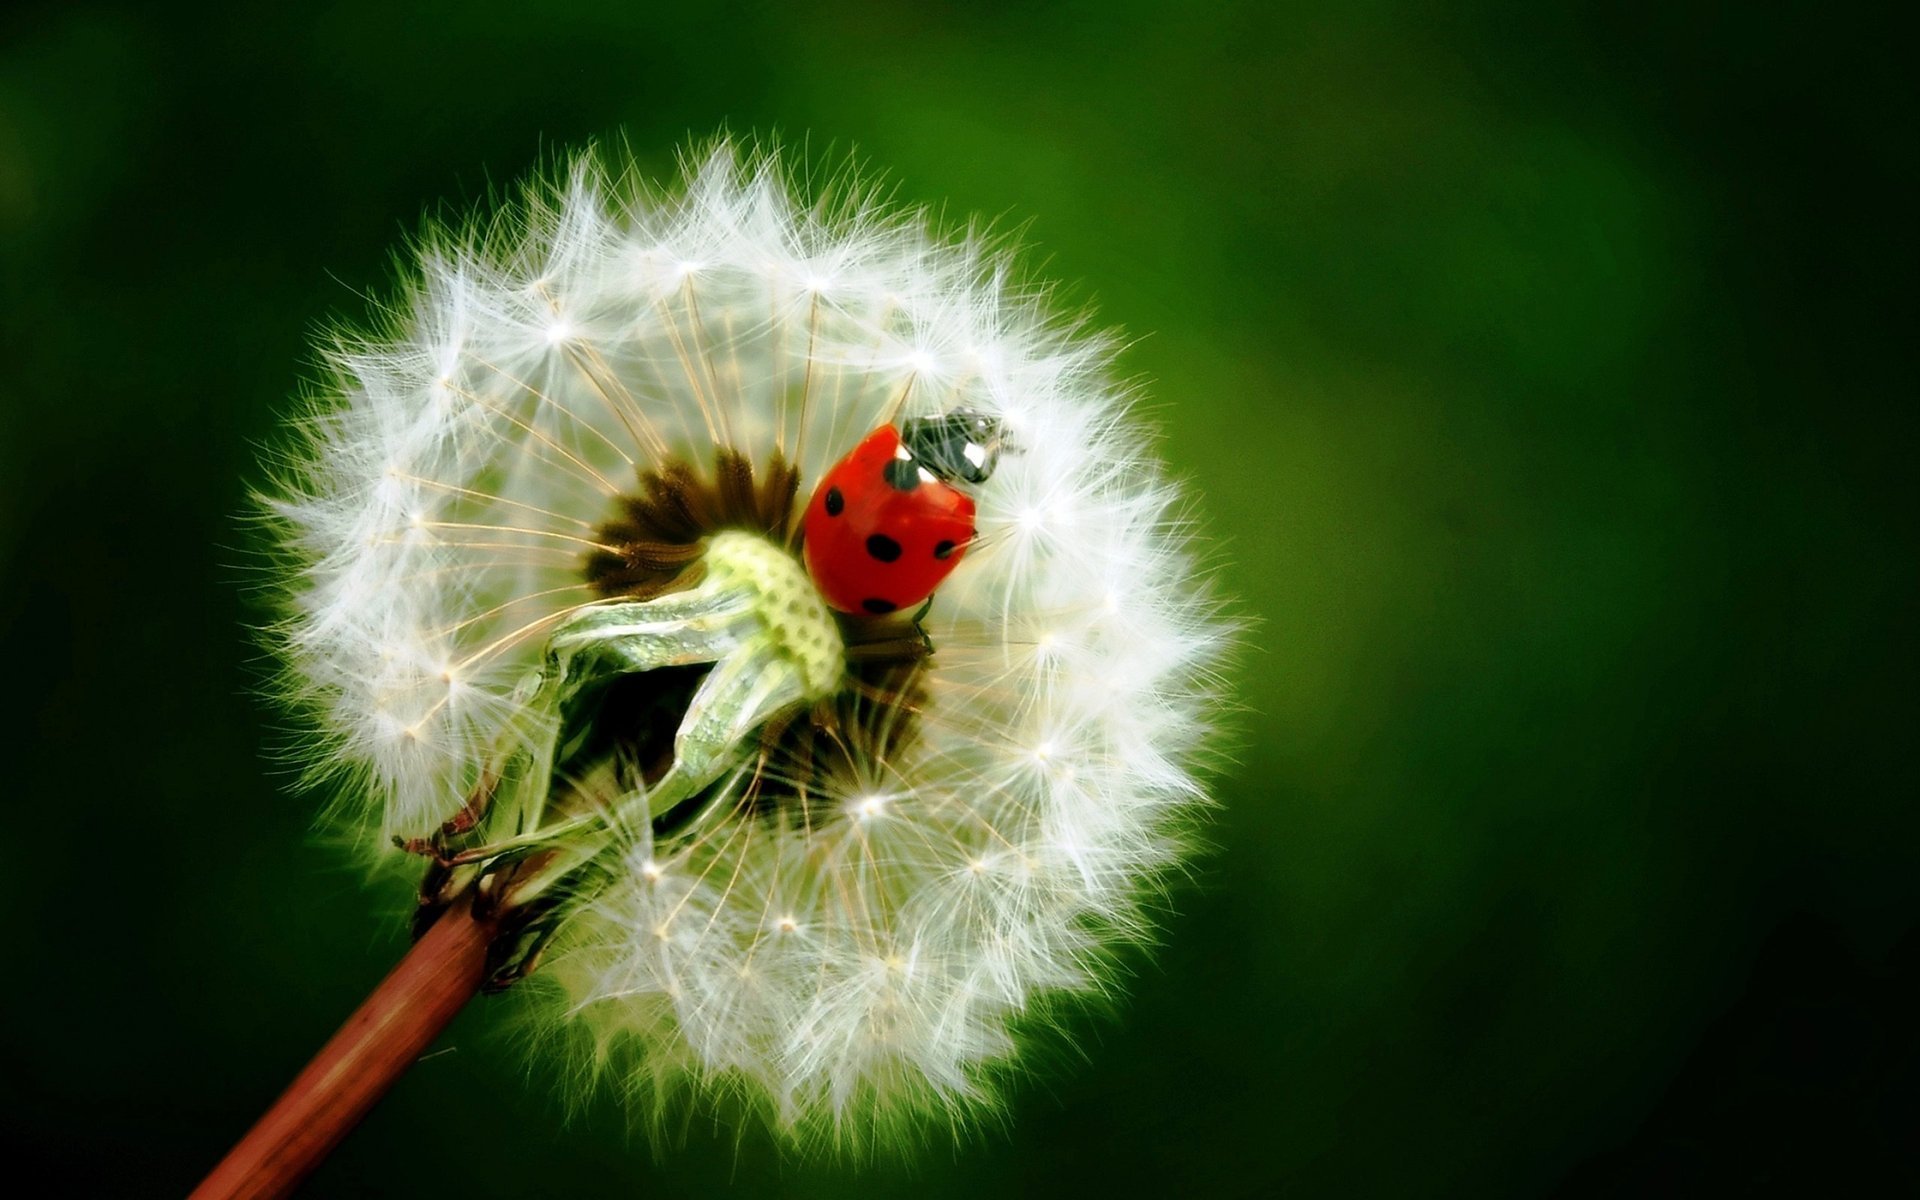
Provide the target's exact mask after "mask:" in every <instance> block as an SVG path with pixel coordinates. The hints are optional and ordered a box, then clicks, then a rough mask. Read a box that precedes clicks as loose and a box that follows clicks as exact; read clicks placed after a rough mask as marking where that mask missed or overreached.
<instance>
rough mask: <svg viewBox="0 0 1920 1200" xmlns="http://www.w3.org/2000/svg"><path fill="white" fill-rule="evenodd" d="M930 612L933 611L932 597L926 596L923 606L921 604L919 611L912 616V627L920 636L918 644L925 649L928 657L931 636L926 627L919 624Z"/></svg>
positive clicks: (931, 645)
mask: <svg viewBox="0 0 1920 1200" xmlns="http://www.w3.org/2000/svg"><path fill="white" fill-rule="evenodd" d="M932 611H933V597H932V596H928V597H927V602H926V603H925V604H922V605H921V606H920V610H919V611H918V612H916V613H914V614H913V627H914V629H915V630H916V631H917V632H918V633H919V634H920V643H921V645H923V646H925V647H926V648H927V653H928V654H929V655H931V654H932V653H933V635H932V634H930V633H928V632H927V627H926V626H925V625H923V624H921V622H922V621H925V620H926V619H927V614H928V613H930V612H932Z"/></svg>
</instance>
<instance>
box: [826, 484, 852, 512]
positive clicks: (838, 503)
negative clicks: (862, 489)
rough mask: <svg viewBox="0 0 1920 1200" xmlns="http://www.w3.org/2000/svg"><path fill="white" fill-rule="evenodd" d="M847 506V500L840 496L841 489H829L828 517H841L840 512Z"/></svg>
mask: <svg viewBox="0 0 1920 1200" xmlns="http://www.w3.org/2000/svg"><path fill="white" fill-rule="evenodd" d="M846 506H847V498H846V497H845V496H842V495H841V494H840V489H839V488H837V487H830V488H828V489H827V515H828V516H830V517H837V516H839V515H840V510H841V509H843V508H845V507H846Z"/></svg>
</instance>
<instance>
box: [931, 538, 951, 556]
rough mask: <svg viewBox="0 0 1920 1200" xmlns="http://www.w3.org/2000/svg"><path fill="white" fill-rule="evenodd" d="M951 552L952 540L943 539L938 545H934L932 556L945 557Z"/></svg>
mask: <svg viewBox="0 0 1920 1200" xmlns="http://www.w3.org/2000/svg"><path fill="white" fill-rule="evenodd" d="M952 553H953V543H952V542H947V541H943V542H941V543H940V544H939V545H938V546H935V547H934V548H933V556H934V557H935V558H946V557H947V556H948V555H950V554H952Z"/></svg>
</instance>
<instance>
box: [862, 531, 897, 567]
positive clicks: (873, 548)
mask: <svg viewBox="0 0 1920 1200" xmlns="http://www.w3.org/2000/svg"><path fill="white" fill-rule="evenodd" d="M867 553H868V554H871V555H873V556H874V557H875V558H877V559H879V560H880V561H881V562H892V561H894V560H895V559H897V558H899V557H900V543H899V542H896V541H894V540H893V539H892V538H890V537H888V536H887V535H886V534H884V533H876V534H874V535H873V536H872V537H870V538H868V539H867Z"/></svg>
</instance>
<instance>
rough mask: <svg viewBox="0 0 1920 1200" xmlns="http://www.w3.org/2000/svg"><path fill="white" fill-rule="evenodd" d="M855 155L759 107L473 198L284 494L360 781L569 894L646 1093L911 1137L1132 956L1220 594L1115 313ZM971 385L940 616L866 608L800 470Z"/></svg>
mask: <svg viewBox="0 0 1920 1200" xmlns="http://www.w3.org/2000/svg"><path fill="white" fill-rule="evenodd" d="M840 195H841V198H840V199H839V200H838V201H837V202H829V201H822V202H820V203H812V202H810V201H808V202H796V201H795V199H794V198H793V196H792V195H791V193H790V191H789V189H788V185H787V184H786V182H785V181H784V180H783V177H782V176H781V174H780V172H779V171H778V169H777V168H776V167H775V165H774V164H773V163H772V161H771V160H770V159H768V158H748V159H743V157H742V156H740V155H738V154H736V152H735V151H734V150H733V148H731V147H730V146H727V145H724V144H723V145H721V146H719V147H718V148H717V149H715V150H714V151H713V152H712V153H711V155H709V156H708V157H706V158H705V159H704V160H703V161H701V162H699V163H697V164H694V165H693V166H692V167H691V168H690V169H689V171H688V177H687V179H686V181H685V183H684V185H683V187H681V188H680V189H679V190H675V191H672V192H655V191H650V190H649V189H647V188H645V187H644V186H643V185H641V184H640V183H638V182H637V181H636V180H635V179H634V178H633V176H632V173H631V171H630V169H628V168H625V167H622V168H619V169H617V170H614V171H611V172H610V171H608V170H607V169H606V168H605V167H603V166H601V165H600V164H599V163H597V162H596V161H595V160H594V159H592V158H584V159H582V160H580V161H579V162H577V163H576V164H575V166H574V167H573V169H572V170H571V172H570V173H569V174H568V175H567V177H566V179H565V182H564V183H563V184H561V185H559V186H556V187H552V188H544V187H536V188H535V189H533V190H532V191H531V192H530V193H529V196H528V198H527V200H526V202H525V206H524V208H522V209H521V210H519V211H517V212H515V213H514V214H512V215H511V217H510V218H509V219H507V220H504V221H500V222H497V223H491V224H486V225H475V226H472V227H468V228H459V229H453V230H446V231H441V232H438V233H435V234H432V235H430V236H429V237H428V238H427V239H426V242H425V247H424V249H423V250H422V252H421V255H420V259H419V264H418V270H419V274H418V276H417V277H416V278H414V279H411V280H409V281H408V288H409V290H408V295H407V298H406V301H405V303H404V304H402V305H400V306H399V307H398V308H397V309H396V310H395V311H394V312H393V313H392V314H391V319H390V320H389V322H388V323H387V327H386V328H385V329H384V330H382V331H380V332H378V333H376V334H374V335H372V336H367V337H348V338H343V339H341V340H340V341H339V343H338V344H337V345H336V346H335V348H334V349H333V351H332V354H331V363H332V366H333V368H334V376H333V379H332V381H331V383H330V384H329V386H328V387H327V388H326V389H324V391H323V393H322V394H321V395H319V396H318V397H317V402H316V404H315V405H314V411H313V414H312V417H311V419H310V421H309V422H308V424H307V425H306V427H305V428H306V434H307V435H306V440H305V442H304V444H303V445H302V446H301V448H300V449H299V450H298V451H297V452H296V453H295V454H294V455H292V456H291V467H290V470H289V471H288V472H287V478H286V480H285V481H284V483H283V484H282V486H281V489H280V493H279V496H278V497H277V498H276V499H274V500H273V502H272V503H273V507H274V510H275V512H276V513H277V514H278V516H279V517H280V519H281V520H282V522H283V524H284V527H285V529H286V531H287V536H288V541H289V544H290V545H291V546H292V547H293V548H294V549H295V551H296V555H297V560H298V561H297V564H296V569H295V576H294V582H293V584H292V587H291V589H290V593H289V595H290V604H291V611H290V614H289V616H288V619H287V620H286V622H285V624H284V627H283V628H282V630H281V636H282V645H283V649H284V654H285V658H286V661H287V662H288V664H289V669H288V672H287V678H288V680H289V682H290V686H291V688H292V690H293V691H294V693H295V698H296V699H297V700H298V701H299V702H300V703H302V704H304V705H306V706H309V707H310V708H311V709H312V710H313V711H315V712H316V713H317V715H318V717H319V723H320V724H321V726H322V727H323V728H324V730H325V731H326V732H327V733H328V734H329V735H330V737H331V739H332V741H331V743H330V744H329V745H328V747H327V748H326V750H325V752H324V753H323V754H319V755H316V763H317V765H318V766H319V767H320V768H321V769H327V768H330V767H333V766H345V767H347V768H349V769H351V770H353V771H355V772H357V773H358V774H357V777H356V784H357V786H353V787H349V788H347V789H344V791H345V794H347V795H349V796H353V797H364V798H365V804H366V806H365V808H364V809H362V810H356V811H353V812H349V813H346V814H344V816H345V818H346V819H347V820H348V821H350V822H351V823H353V824H354V825H355V826H356V827H357V828H360V829H362V830H365V831H366V832H368V833H369V834H377V835H378V840H379V841H381V842H385V841H386V840H387V839H388V838H391V837H398V838H401V839H413V846H414V848H415V849H420V848H422V847H423V846H425V845H427V844H429V843H431V845H432V847H433V850H434V852H435V853H436V854H438V855H439V856H440V858H441V862H440V864H439V865H438V866H437V867H436V868H435V871H434V874H433V876H432V877H431V878H430V884H429V890H430V892H431V890H432V888H434V887H439V888H442V889H454V888H458V887H466V886H483V885H484V884H487V883H490V884H491V885H493V886H497V887H500V888H503V889H508V890H509V891H511V894H512V896H513V898H514V900H515V901H516V902H518V903H523V904H525V905H526V907H527V911H529V912H537V913H538V914H539V916H540V920H539V921H538V922H535V923H532V924H530V926H529V928H530V929H534V928H537V933H538V938H539V940H543V941H547V944H546V946H545V954H544V958H543V959H542V963H543V965H542V966H541V967H540V970H539V977H540V978H541V979H543V980H546V981H549V983H548V986H547V988H546V989H545V990H546V992H547V993H549V994H550V995H551V996H553V997H555V998H556V999H555V1001H554V1004H555V1007H556V1008H557V1009H558V1010H559V1016H560V1019H561V1020H562V1022H563V1023H564V1024H565V1025H567V1026H568V1027H570V1028H576V1029H582V1030H585V1031H587V1032H588V1033H589V1034H590V1035H591V1037H590V1040H591V1042H592V1044H593V1046H594V1047H595V1048H596V1054H595V1060H596V1062H597V1063H598V1064H599V1065H600V1066H602V1067H604V1068H605V1069H606V1070H607V1071H609V1072H612V1073H615V1074H616V1075H617V1077H618V1078H619V1080H620V1082H621V1083H622V1084H623V1085H624V1087H625V1088H626V1090H628V1091H630V1092H631V1093H633V1094H635V1095H636V1096H638V1097H641V1098H642V1099H644V1100H646V1101H647V1102H649V1103H650V1104H653V1105H656V1106H658V1107H661V1108H663V1107H664V1106H666V1105H668V1104H671V1103H674V1102H676V1101H677V1098H678V1097H680V1095H681V1094H682V1093H688V1092H692V1093H699V1094H706V1095H709V1096H717V1095H726V1096H732V1097H736V1098H739V1099H744V1100H745V1101H746V1102H747V1103H748V1104H749V1105H750V1106H752V1107H755V1108H758V1109H760V1110H761V1111H763V1112H764V1114H765V1115H766V1116H767V1118H768V1119H769V1121H770V1123H771V1124H772V1125H773V1126H774V1127H775V1128H776V1129H778V1130H781V1131H783V1132H785V1133H788V1134H790V1135H792V1136H793V1137H795V1138H796V1139H799V1138H805V1137H815V1136H818V1137H823V1138H825V1139H827V1140H832V1141H837V1142H839V1143H840V1144H843V1145H845V1144H866V1145H871V1144H872V1143H873V1142H875V1141H876V1140H878V1139H880V1138H882V1137H884V1136H885V1134H886V1133H887V1132H888V1131H890V1130H892V1129H894V1128H896V1127H898V1125H900V1124H902V1123H908V1124H911V1123H913V1122H914V1121H916V1120H918V1119H920V1118H925V1117H937V1118H940V1119H943V1120H945V1119H949V1118H952V1117H954V1116H956V1115H961V1114H964V1113H966V1112H968V1111H971V1110H974V1109H976V1108H978V1107H981V1106H984V1105H986V1104H988V1103H989V1102H990V1101H991V1099H992V1095H991V1090H992V1082H993V1079H994V1075H995V1072H994V1068H995V1067H996V1066H997V1065H1001V1064H1004V1063H1006V1062H1007V1061H1009V1059H1010V1056H1011V1055H1012V1054H1013V1051H1014V1039H1013V1033H1012V1023H1013V1022H1014V1020H1015V1018H1017V1017H1019V1016H1020V1015H1021V1014H1022V1013H1025V1012H1028V1011H1030V1010H1032V1009H1033V1008H1034V1006H1035V1005H1036V1002H1037V1001H1040V1000H1043V999H1045V998H1047V997H1049V996H1052V995H1055V994H1061V993H1075V992H1086V991H1094V990H1099V989H1101V988H1103V987H1105V986H1106V985H1107V982H1108V980H1109V977H1110V974H1111V965H1110V961H1109V955H1108V952H1109V950H1110V949H1111V947H1112V946H1113V945H1114V944H1116V943H1117V942H1120V941H1123V940H1126V939H1129V938H1134V937H1137V936H1139V935H1140V934H1141V933H1142V932H1143V930H1144V922H1143V916H1142V911H1141V900H1142V896H1143V892H1144V890H1145V889H1146V888H1147V887H1149V886H1150V884H1151V883H1152V881H1153V880H1154V879H1155V878H1156V877H1157V876H1158V875H1159V874H1160V873H1162V872H1164V871H1165V870H1166V869H1167V868H1168V867H1170V866H1171V865H1173V864H1174V862H1175V861H1176V858H1177V856H1178V855H1179V853H1180V852H1181V849H1182V839H1183V831H1184V829H1185V828H1186V827H1187V825H1188V823H1189V820H1190V818H1191V816H1192V814H1193V811H1194V810H1195V808H1196V807H1197V806H1198V805H1199V804H1200V803H1201V802H1202V792H1201V789H1200V787H1199V785H1198V784H1197V783H1196V781H1195V778H1194V776H1193V775H1192V774H1191V770H1192V764H1193V763H1194V760H1195V758H1196V754H1197V753H1198V751H1199V750H1200V747H1201V745H1202V742H1203V740H1204V738H1205V736H1206V734H1207V733H1208V731H1209V716H1210V712H1211V710H1212V708H1213V706H1214V704H1215V703H1216V701H1217V698H1218V697H1217V687H1216V685H1215V681H1214V679H1213V676H1212V673H1211V670H1212V666H1213V664H1214V663H1215V662H1216V661H1217V658H1218V655H1219V653H1220V650H1221V647H1222V643H1223V637H1224V626H1223V623H1222V622H1221V621H1220V620H1219V619H1218V617H1217V615H1216V609H1215V605H1214V603H1213V602H1212V600H1211V599H1210V598H1209V593H1208V590H1207V588H1206V587H1205V585H1204V583H1203V582H1202V581H1200V580H1198V579H1197V577H1196V575H1195V571H1194V568H1193V565H1192V563H1191V560H1190V557H1189V554H1188V551H1187V549H1186V547H1185V546H1184V545H1183V540H1182V536H1181V534H1180V532H1179V524H1178V522H1177V521H1176V520H1175V519H1174V516H1173V513H1174V510H1175V506H1176V501H1177V497H1176V494H1175V491H1174V489H1173V488H1172V487H1171V486H1170V485H1169V484H1168V483H1167V482H1166V480H1165V479H1164V477H1163V476H1162V474H1161V472H1160V470H1159V468H1158V466H1157V464H1156V463H1155V462H1154V460H1153V459H1152V458H1151V457H1150V454H1149V448H1148V446H1147V442H1146V439H1145V438H1144V436H1143V433H1142V431H1141V429H1140V427H1139V426H1138V425H1137V424H1136V423H1135V422H1134V421H1132V420H1131V419H1130V418H1129V416H1128V413H1127V409H1128V402H1129V396H1128V395H1127V393H1126V391H1125V390H1124V389H1122V388H1119V387H1117V386H1116V385H1115V384H1114V383H1113V382H1112V381H1111V378H1110V376H1109V374H1108V370H1109V361H1110V358H1111V346H1110V344H1109V342H1107V341H1106V340H1103V339H1101V338H1099V337H1092V336H1087V335H1086V334H1085V333H1084V332H1083V331H1081V330H1079V329H1077V328H1073V327H1070V326H1068V325H1063V324H1061V323H1059V322H1058V321H1056V320H1054V319H1053V318H1051V317H1050V316H1049V315H1048V313H1047V312H1046V311H1045V309H1044V307H1043V305H1042V304H1041V302H1040V300H1039V299H1038V297H1037V296H1036V295H1034V294H1029V293H1025V292H1022V291H1020V290H1018V289H1017V288H1016V287H1015V286H1014V285H1013V284H1012V283H1011V282H1010V267H1009V263H1008V261H1007V259H1006V257H1005V256H1004V255H1003V254H1000V253H996V252H993V251H990V250H989V249H987V248H985V247H983V245H982V243H981V242H980V240H979V239H977V238H975V239H965V240H958V241H946V240H941V239H940V238H938V237H936V236H935V235H933V234H931V233H929V232H928V230H927V228H926V224H925V221H924V218H922V217H921V216H920V215H918V214H907V215H888V214H887V213H886V212H884V211H883V209H882V207H881V206H880V205H879V204H878V203H877V201H876V200H875V198H874V197H873V196H872V194H870V193H867V192H861V191H858V190H853V189H848V190H844V191H843V192H842V193H841V194H840ZM956 410H968V411H971V412H973V413H979V414H985V415H987V416H988V417H990V418H991V419H992V420H994V421H996V422H998V426H999V428H1001V429H1003V430H1004V434H1005V439H1006V444H1007V446H1008V452H1007V453H1006V455H1005V456H1004V458H1003V459H1002V460H1001V461H1000V464H999V469H998V471H997V472H995V473H994V474H993V475H992V477H991V479H990V480H988V481H987V482H985V483H984V484H982V485H981V486H980V487H979V488H978V489H977V494H976V499H977V503H978V513H977V528H978V537H977V540H976V542H975V543H974V544H973V545H971V546H970V547H969V549H968V552H967V553H966V554H965V556H964V560H963V561H961V562H960V564H959V566H958V567H957V569H955V570H954V571H953V573H952V575H951V576H950V577H949V578H948V579H947V580H946V581H945V583H944V584H943V585H942V586H941V587H940V588H939V590H938V592H937V593H936V595H935V598H934V601H933V603H932V606H931V609H930V610H929V611H928V612H927V613H926V614H925V615H924V617H922V618H920V620H919V625H918V627H917V628H916V627H915V626H914V625H913V623H912V621H911V620H910V619H909V616H908V615H906V614H901V615H896V616H893V617H889V618H875V619H873V620H870V621H869V620H863V619H860V618H852V617H829V616H828V615H827V610H826V608H825V607H824V606H823V605H822V604H821V603H820V600H819V598H818V596H817V595H815V594H814V593H813V592H812V590H811V589H810V587H808V586H807V583H806V576H805V574H804V570H803V568H802V567H800V566H799V563H800V558H799V556H798V554H797V553H796V552H795V550H794V544H793V543H794V535H795V534H796V533H797V531H798V528H799V522H798V511H799V507H800V505H802V504H804V503H805V501H806V499H807V497H808V496H809V495H810V494H811V492H812V489H813V488H814V487H815V486H816V484H817V482H818V481H819V480H820V478H821V477H822V475H823V474H824V473H825V472H826V471H827V469H828V468H829V467H830V466H831V465H832V464H833V463H834V462H835V460H837V459H838V458H840V457H841V456H842V455H843V454H845V453H846V452H847V451H848V450H849V449H850V448H851V447H852V446H853V445H854V444H855V443H856V442H858V441H859V440H860V438H861V437H862V436H863V435H864V434H866V433H867V432H868V431H870V430H872V429H874V428H876V427H878V426H881V425H884V424H887V423H890V422H895V421H898V420H900V419H902V418H905V417H913V416H924V415H930V414H939V413H950V412H954V411H956ZM974 465H976V466H978V465H979V463H978V460H977V459H975V461H974ZM663 730H664V735H663V733H662V731H663ZM676 730H677V734H676ZM443 824H444V828H442V827H443ZM470 827H471V828H470ZM436 828H440V829H441V832H440V833H438V834H436V833H435V830H436ZM463 838H467V839H472V840H468V841H463V840H462V839H463ZM475 845H478V846H480V847H481V849H477V850H471V851H468V852H466V853H465V854H464V855H463V854H462V853H461V852H460V851H461V848H462V847H465V846H475ZM477 880H478V881H482V882H481V883H476V881H477ZM515 888H517V889H519V890H517V891H514V890H512V889H515ZM548 939H550V940H548ZM531 958H532V954H531V953H529V954H528V955H527V959H528V961H529V962H530V961H531Z"/></svg>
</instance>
